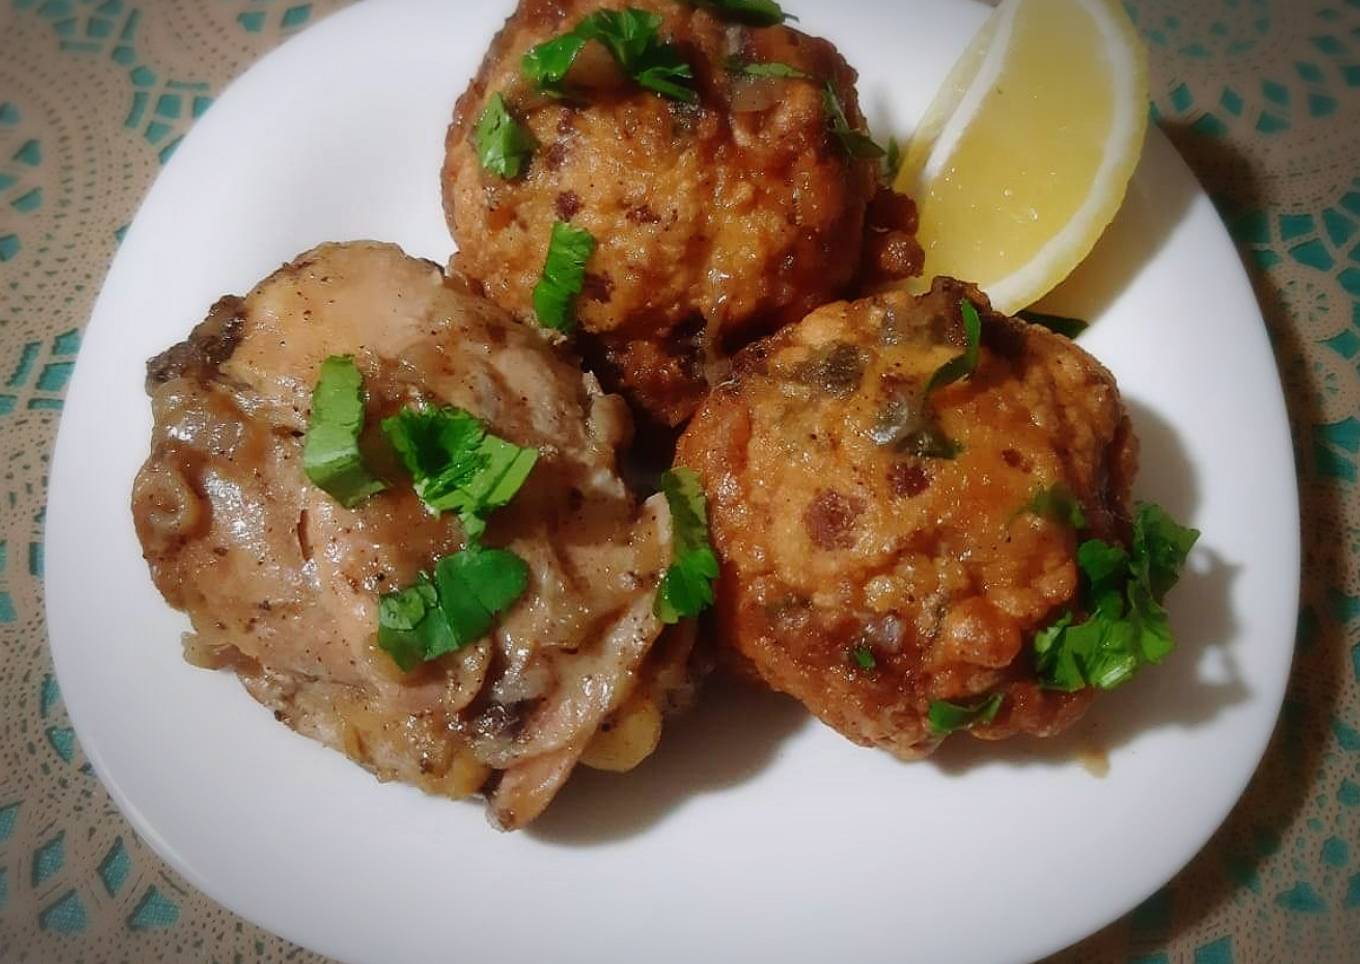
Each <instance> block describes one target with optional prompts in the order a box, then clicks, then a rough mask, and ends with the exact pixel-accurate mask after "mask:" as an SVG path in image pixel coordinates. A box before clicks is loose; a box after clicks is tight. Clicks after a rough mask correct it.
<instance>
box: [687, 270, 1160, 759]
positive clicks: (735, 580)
mask: <svg viewBox="0 0 1360 964" xmlns="http://www.w3.org/2000/svg"><path fill="white" fill-rule="evenodd" d="M964 299H969V300H971V301H972V302H973V303H974V304H975V305H977V306H979V307H983V306H986V304H987V302H986V299H985V297H984V296H983V295H982V294H980V293H979V292H978V291H977V290H976V289H973V288H971V287H967V286H964V285H962V284H960V283H958V282H954V281H949V280H945V279H940V280H937V281H936V283H935V286H934V288H933V290H932V291H931V292H930V293H928V294H926V295H923V296H920V297H919V298H913V297H911V296H909V295H906V294H904V293H901V292H893V293H890V294H885V295H880V296H876V297H872V298H867V299H865V300H862V301H857V302H853V303H839V304H833V305H828V306H826V307H824V308H822V309H820V310H819V311H816V312H814V313H813V314H812V315H810V316H809V317H808V318H807V319H805V320H804V321H802V322H801V323H800V324H798V325H796V326H793V327H791V328H787V329H785V330H784V331H782V332H780V333H779V334H777V335H775V336H773V337H771V338H769V339H766V340H765V341H762V342H759V343H757V344H756V345H753V346H752V347H751V348H749V349H747V350H746V351H745V352H744V353H743V354H742V355H741V356H740V357H739V358H738V359H737V363H736V372H735V375H734V377H733V379H732V381H730V382H729V383H727V384H725V385H723V386H721V387H719V388H718V389H716V390H715V391H714V392H713V394H712V395H711V396H710V397H709V399H708V400H707V401H706V402H705V404H704V406H703V407H702V408H701V410H700V412H699V414H698V415H697V416H696V417H695V419H694V421H693V422H692V423H691V424H690V426H689V428H688V430H687V431H686V433H685V435H684V436H683V437H682V439H681V441H680V450H679V454H678V455H677V462H678V463H680V464H683V465H687V466H690V467H692V468H694V469H695V470H697V471H698V472H699V473H700V474H701V476H702V477H703V479H704V482H705V487H706V489H707V493H708V497H709V500H710V517H711V522H712V526H713V535H714V542H715V545H716V547H717V550H718V554H719V557H720V559H721V562H722V577H721V579H720V580H719V583H718V612H717V621H718V625H719V628H720V635H721V638H722V641H723V642H724V643H725V644H726V645H728V646H730V647H734V648H735V650H736V651H737V652H738V653H739V654H740V656H741V657H744V658H745V659H746V660H748V661H749V662H750V664H751V665H752V667H753V668H754V670H755V671H756V672H758V673H759V675H760V676H761V677H763V678H764V679H765V681H766V682H768V683H769V684H770V685H771V686H772V687H774V688H775V689H779V690H783V691H785V692H788V693H790V694H792V695H793V696H795V697H797V698H798V699H800V700H802V701H803V702H804V703H805V704H807V706H808V707H809V708H810V709H811V710H812V711H813V712H814V713H816V714H817V715H818V716H819V717H821V718H822V720H824V721H825V722H826V723H828V724H830V725H831V726H833V727H835V728H836V729H837V730H839V731H840V732H841V733H843V734H845V735H846V736H848V737H850V739H852V740H854V741H855V742H857V743H861V744H865V745H874V746H880V747H883V748H886V749H888V750H891V751H892V752H893V753H895V754H897V755H898V756H901V757H912V756H917V755H920V754H921V753H924V752H929V750H930V749H932V748H933V746H934V745H935V743H936V742H938V738H937V737H935V736H933V735H932V734H931V732H930V731H929V728H928V726H927V722H926V714H927V710H928V708H929V705H930V703H931V701H932V700H936V699H947V700H951V701H955V702H960V703H963V702H971V701H973V700H974V699H977V698H979V697H981V696H982V694H992V693H997V692H1001V693H1004V694H1005V698H1004V701H1003V703H1002V704H1001V709H1000V712H999V714H998V715H997V716H996V718H995V720H994V721H993V722H992V723H991V724H990V725H987V726H978V727H976V728H975V729H974V730H973V731H972V732H974V735H976V736H979V737H982V738H986V739H998V738H1001V737H1006V736H1010V735H1013V734H1015V733H1020V732H1023V733H1031V734H1036V735H1040V736H1044V735H1051V734H1053V733H1056V732H1058V731H1059V730H1062V729H1063V728H1065V727H1066V726H1068V725H1070V724H1071V723H1073V722H1074V721H1075V720H1076V719H1077V718H1078V717H1079V716H1080V715H1081V713H1082V712H1083V711H1084V709H1085V707H1086V705H1087V704H1088V702H1089V691H1087V692H1079V693H1072V694H1068V693H1059V692H1054V691H1051V690H1044V689H1041V688H1040V687H1039V686H1038V683H1037V681H1036V678H1035V672H1034V668H1033V662H1032V657H1031V649H1030V643H1031V641H1032V639H1033V636H1034V633H1035V632H1036V631H1037V630H1038V629H1040V628H1042V627H1044V626H1045V625H1047V624H1048V623H1049V622H1050V621H1052V619H1053V618H1054V617H1055V616H1057V615H1058V614H1059V613H1061V612H1062V611H1063V610H1064V609H1065V608H1068V607H1070V606H1072V605H1073V603H1074V599H1075V597H1076V594H1077V589H1078V577H1077V566H1076V548H1077V537H1076V533H1074V532H1073V530H1072V528H1071V526H1070V525H1069V524H1066V523H1064V522H1060V521H1054V520H1053V519H1050V518H1043V517H1040V516H1038V515H1035V514H1034V513H1032V512H1026V511H1023V510H1024V507H1025V506H1026V505H1027V504H1028V503H1030V502H1031V500H1032V499H1033V497H1034V496H1035V495H1036V494H1037V493H1039V492H1041V491H1044V490H1046V489H1049V488H1050V487H1053V486H1055V485H1059V484H1061V485H1065V486H1066V487H1067V488H1068V489H1069V490H1070V491H1071V493H1072V494H1073V495H1074V496H1075V497H1076V499H1077V500H1078V501H1079V503H1080V505H1081V507H1082V509H1083V510H1084V513H1085V515H1086V518H1087V520H1088V525H1089V530H1086V531H1083V537H1086V536H1090V537H1094V538H1102V539H1107V540H1114V541H1119V542H1125V543H1127V539H1128V529H1129V521H1128V502H1129V494H1130V493H1129V489H1130V484H1131V481H1132V477H1133V474H1134V472H1135V470H1136V462H1137V440H1136V439H1135V437H1134V436H1133V434H1132V431H1131V429H1130V426H1129V422H1128V419H1127V417H1126V416H1125V414H1124V410H1123V407H1122V406H1121V404H1120V400H1119V395H1118V391H1117V389H1116V387H1115V383H1114V379H1113V378H1112V377H1111V375H1110V374H1109V372H1107V371H1106V370H1105V369H1104V368H1103V367H1102V366H1101V365H1100V364H1099V363H1098V362H1096V361H1095V359H1093V358H1091V357H1090V356H1089V355H1087V354H1086V353H1085V352H1084V351H1082V350H1081V349H1080V348H1078V347H1076V346H1075V345H1074V344H1072V343H1071V342H1070V341H1068V340H1067V339H1065V338H1062V337H1060V336H1058V335H1055V334H1052V333H1051V332H1048V331H1046V330H1044V329H1041V328H1038V327H1034V326H1029V325H1026V324H1024V323H1022V322H1019V321H1014V320H1011V319H1007V318H1004V317H1002V316H1000V315H996V314H993V313H991V312H990V311H989V310H987V311H984V312H983V337H982V350H981V360H980V363H979V366H978V368H977V370H976V372H975V373H974V374H973V375H972V376H971V377H969V378H967V379H965V380H963V381H960V382H956V383H954V384H953V385H950V386H948V387H946V388H943V389H939V390H937V391H936V392H935V393H934V395H933V396H932V397H931V400H930V402H929V404H928V406H924V407H923V406H922V405H921V404H920V399H921V396H922V390H923V388H924V386H925V384H926V382H927V380H928V379H929V378H930V376H931V374H932V373H933V372H934V371H935V370H936V369H938V368H939V367H940V366H941V365H942V364H944V363H945V362H946V361H948V360H949V359H951V358H953V357H955V356H957V355H959V354H960V352H961V348H962V346H963V345H964V330H963V325H962V321H961V304H962V302H963V300H964ZM923 411H933V413H934V415H933V417H932V418H928V419H922V417H921V413H922V412H923ZM932 425H933V426H934V427H935V429H936V432H935V440H934V445H935V447H936V448H940V447H942V443H941V441H940V436H942V437H943V438H944V439H947V440H949V441H952V442H953V443H956V444H958V445H959V446H961V451H959V452H958V454H957V455H956V457H953V458H948V457H924V456H920V455H916V454H912V453H913V452H915V451H919V450H920V448H921V447H923V446H924V447H927V448H928V447H929V446H928V445H926V442H928V441H930V440H931V438H932V435H931V433H930V431H929V430H930V428H931V426H932ZM923 429H924V431H923ZM857 651H858V652H859V653H860V654H861V657H862V659H863V661H864V662H866V663H867V662H872V663H873V664H874V665H873V667H872V668H865V667H864V666H862V665H860V662H859V661H857V660H856V659H855V654H856V652H857Z"/></svg>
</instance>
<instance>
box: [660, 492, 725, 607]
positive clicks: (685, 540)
mask: <svg viewBox="0 0 1360 964" xmlns="http://www.w3.org/2000/svg"><path fill="white" fill-rule="evenodd" d="M661 491H662V492H663V493H665V496H666V503H667V504H668V505H669V506H670V510H671V532H672V536H671V538H672V542H673V545H672V559H673V561H672V563H671V566H670V568H669V569H667V570H666V575H665V576H664V577H663V578H662V580H661V586H660V587H659V588H658V589H657V593H656V605H655V607H654V611H655V613H656V616H657V618H658V619H660V620H661V621H662V622H663V623H678V622H679V621H680V620H681V619H686V618H688V617H691V616H697V615H699V613H701V612H703V611H704V610H705V609H707V608H708V607H709V606H711V605H713V582H714V580H716V579H717V578H718V557H717V555H716V554H715V553H714V552H713V546H712V544H710V542H709V540H708V499H707V498H706V497H705V496H704V489H703V485H702V484H701V483H700V481H699V476H698V475H697V474H696V473H695V472H694V471H692V470H691V469H687V468H683V467H677V468H674V469H671V470H670V471H668V472H664V473H662V475H661Z"/></svg>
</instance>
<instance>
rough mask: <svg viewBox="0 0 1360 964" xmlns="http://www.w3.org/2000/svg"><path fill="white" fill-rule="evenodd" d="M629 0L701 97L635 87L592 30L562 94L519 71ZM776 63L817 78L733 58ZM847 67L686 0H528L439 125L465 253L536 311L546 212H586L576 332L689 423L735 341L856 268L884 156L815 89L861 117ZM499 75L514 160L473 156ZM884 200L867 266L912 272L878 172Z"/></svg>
mask: <svg viewBox="0 0 1360 964" xmlns="http://www.w3.org/2000/svg"><path fill="white" fill-rule="evenodd" d="M625 6H627V7H632V8H638V9H641V10H645V11H650V12H653V13H655V14H657V15H659V16H660V17H661V18H662V20H663V23H662V26H661V28H660V33H659V35H660V37H661V38H662V39H663V40H665V41H668V42H671V43H674V44H676V45H677V46H678V49H679V51H680V55H681V56H682V57H683V59H684V60H685V62H687V63H688V64H690V65H691V66H692V68H693V72H694V78H695V79H694V86H695V89H696V91H697V93H698V100H697V102H696V103H694V104H686V103H683V102H681V101H679V100H674V99H668V98H666V97H663V96H661V95H659V94H657V93H654V92H652V91H649V90H644V89H642V88H641V87H639V86H637V85H636V84H634V83H633V82H632V81H631V80H630V79H628V78H627V77H626V76H625V75H624V74H622V73H621V72H620V71H619V70H618V68H617V67H616V66H615V65H614V63H613V61H612V60H611V59H610V57H609V55H608V54H607V53H606V52H605V50H604V48H603V47H602V46H600V45H599V44H597V43H595V42H593V41H592V42H591V43H589V44H587V46H586V48H585V49H584V51H583V52H582V53H581V55H580V57H579V58H578V60H577V62H576V65H575V66H574V67H573V70H572V73H569V74H568V75H567V86H568V89H569V90H570V91H571V92H572V95H571V96H568V97H565V98H551V97H548V96H545V95H544V94H542V93H540V92H539V91H537V90H536V89H535V88H534V87H533V85H532V82H531V81H530V80H528V79H527V78H526V77H525V76H524V73H523V71H522V69H521V60H522V58H523V56H524V54H525V52H526V51H528V50H530V49H531V48H532V47H534V46H535V45H537V44H539V43H541V42H543V41H546V40H549V39H551V38H553V37H557V36H559V35H561V34H564V33H566V32H567V31H569V30H571V29H573V28H574V27H575V26H576V25H577V24H579V23H580V22H581V20H582V19H583V18H584V17H586V16H587V15H589V14H591V13H592V12H594V11H597V10H601V9H619V8H622V7H625ZM765 62H777V63H780V64H784V65H787V66H789V67H792V68H794V69H796V70H798V71H801V72H803V73H804V74H806V75H807V77H806V79H803V78H779V77H750V76H746V75H743V74H741V73H740V72H735V71H733V70H732V69H729V67H730V65H731V64H750V63H765ZM855 77H856V75H855V72H854V71H853V70H852V69H851V68H850V67H849V66H848V65H847V64H846V63H845V61H844V59H842V57H841V56H840V54H839V53H838V52H837V51H836V49H835V48H834V47H833V46H832V45H831V44H830V43H828V42H827V41H825V40H821V39H817V38H814V37H809V36H807V35H805V34H802V33H800V32H798V31H796V30H793V29H790V28H788V27H784V26H774V27H752V26H746V25H743V24H740V23H734V22H731V21H727V20H724V19H723V17H722V15H721V14H720V13H715V12H713V11H710V10H708V9H697V8H696V5H694V4H685V3H679V2H675V0H608V2H600V0H522V2H521V3H520V5H519V8H518V10H517V11H516V12H515V14H514V15H513V16H512V17H511V18H510V19H509V21H508V22H507V23H506V25H505V28H504V29H503V30H502V31H501V32H500V34H499V35H498V36H497V37H496V39H495V41H494V42H493V43H492V46H491V49H490V51H489V52H488V54H487V57H486V60H485V61H484V63H483V65H482V67H481V70H480V72H479V73H478V74H477V76H476V78H475V79H474V80H473V81H472V84H471V86H470V87H469V88H468V90H467V91H466V92H465V93H464V94H463V96H462V97H461V98H460V99H459V101H458V105H457V108H456V110H455V113H454V119H453V124H452V126H451V127H450V128H449V131H448V137H447V142H446V159H445V163H444V170H443V191H444V207H445V212H446V215H447V218H448V222H449V227H450V230H451V231H452V233H453V236H454V239H455V240H456V241H457V242H458V245H459V252H458V254H457V255H456V257H455V261H454V264H455V265H456V266H457V268H458V270H460V271H461V272H462V273H464V274H466V275H467V276H468V277H470V278H473V279H475V280H476V281H478V282H479V283H481V285H482V286H483V287H484V289H485V292H486V294H487V296H488V297H489V298H491V300H493V301H495V302H496V303H497V304H499V305H501V306H502V307H504V308H506V309H507V310H508V311H510V312H511V313H513V314H514V315H515V316H516V317H519V318H521V319H524V320H526V321H532V320H533V318H534V312H533V289H534V286H535V285H536V284H537V283H538V281H539V278H540V277H541V275H542V272H543V267H544V262H545V257H546V253H547V250H548V242H549V236H550V234H551V229H552V226H553V223H554V222H556V221H568V222H570V223H571V224H572V225H574V226H576V227H578V228H584V229H586V230H588V231H589V232H590V233H591V234H592V235H593V236H594V237H595V239H596V241H597V242H598V245H599V247H598V248H597V250H596V251H595V253H594V255H593V256H592V257H591V259H590V261H589V263H588V264H587V276H586V283H585V287H584V292H583V294H582V296H581V298H580V299H579V302H578V304H577V309H576V311H577V317H578V321H579V324H580V325H581V328H582V329H583V332H584V335H583V338H582V350H583V352H584V353H585V354H586V357H587V359H588V360H589V361H590V362H591V363H592V364H593V365H594V367H595V369H596V371H597V372H598V373H599V374H600V375H601V377H602V378H603V379H604V380H605V383H606V385H607V386H609V387H610V388H613V387H615V386H618V387H620V388H621V389H622V390H623V391H624V392H625V394H627V395H628V396H629V397H630V398H631V399H632V400H633V401H635V402H636V403H637V404H638V405H639V406H640V407H641V408H642V409H643V410H644V411H645V412H646V413H647V414H648V415H649V416H650V417H651V418H652V419H653V420H655V421H657V422H660V423H664V424H667V425H672V426H674V425H679V424H681V423H682V422H684V421H685V420H686V419H687V418H688V417H689V415H690V414H691V413H692V412H693V411H694V409H695V407H696V406H697V405H698V403H699V401H700V399H701V398H702V397H703V395H704V392H705V391H706V388H707V385H708V381H709V372H710V371H711V370H713V369H714V368H715V367H716V369H717V370H718V371H721V370H722V368H723V360H724V359H725V358H726V357H727V356H728V355H729V354H730V353H731V352H732V351H734V350H735V349H736V348H738V347H740V346H741V345H743V344H745V343H747V342H749V341H751V340H752V339H754V338H755V337H758V336H759V335H763V334H766V333H768V332H770V331H773V330H774V329H776V328H778V327H780V326H781V325H783V324H785V323H788V322H792V321H796V320H798V319H799V318H802V317H803V316H804V315H805V314H807V313H808V312H809V311H811V310H812V309H813V308H815V307H817V306H819V305H821V304H824V303H826V302H827V301H830V300H832V299H834V298H836V297H840V296H841V295H842V294H844V293H845V291H846V289H847V287H848V286H849V285H850V284H851V283H852V282H853V281H854V280H855V279H856V277H857V275H858V273H859V271H860V266H861V254H862V252H864V251H865V250H866V247H865V243H864V236H865V233H866V209H867V208H868V206H869V204H870V201H871V200H872V199H874V198H875V195H876V193H878V191H879V187H878V183H879V167H880V165H879V162H878V161H877V160H875V159H873V158H869V157H852V156H851V155H850V154H849V153H848V152H847V150H846V148H845V147H844V146H843V145H842V143H841V141H840V140H839V139H838V138H837V137H836V136H835V135H834V134H833V132H832V130H831V127H830V115H829V113H828V108H827V105H826V103H825V101H824V90H825V88H826V86H827V85H828V84H829V85H830V86H831V88H832V89H833V90H834V91H835V93H836V96H837V98H838V99H839V101H840V103H841V104H842V105H843V106H844V110H845V114H846V118H847V121H848V123H849V124H850V126H851V127H854V128H857V129H860V130H863V128H864V127H865V124H864V118H863V116H862V115H861V113H860V109H859V104H858V98H857V96H856V93H855ZM496 94H500V95H501V96H503V97H504V99H505V102H506V103H507V105H508V107H509V110H510V113H511V114H512V116H514V117H515V118H516V119H517V120H518V121H519V122H520V123H521V124H522V125H523V126H524V127H525V128H527V129H528V130H529V131H530V132H531V133H532V135H533V138H534V140H535V141H536V142H537V146H536V148H535V150H534V152H533V155H532V158H531V159H530V161H529V163H528V166H527V168H526V169H525V170H524V171H523V172H522V173H521V175H520V176H519V177H517V178H513V179H504V178H502V177H500V176H499V175H497V174H494V173H491V172H489V171H487V170H486V169H484V167H483V166H482V164H481V162H480V161H479V159H478V152H477V146H476V142H475V130H476V127H477V123H478V120H479V119H480V118H481V116H482V114H483V111H484V110H485V109H486V107H487V104H488V101H489V100H490V99H491V98H492V97H493V96H494V95H496ZM894 199H895V200H894ZM874 213H875V217H874V219H873V223H872V225H870V226H869V227H868V232H869V234H870V236H871V243H870V245H869V246H868V252H867V253H868V257H867V261H868V264H867V266H866V269H865V274H866V278H867V280H870V281H874V282H879V281H883V280H886V279H889V278H893V277H903V276H906V275H909V274H915V273H918V272H919V270H920V266H921V262H922V260H923V257H922V255H921V250H920V248H919V246H917V244H916V241H915V230H916V210H915V206H914V205H913V204H912V203H911V201H910V200H908V199H907V198H905V197H902V196H900V195H893V194H892V192H890V191H887V190H886V189H885V190H884V191H883V200H882V201H881V203H876V204H875V206H874Z"/></svg>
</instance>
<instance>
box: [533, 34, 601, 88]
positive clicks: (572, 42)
mask: <svg viewBox="0 0 1360 964" xmlns="http://www.w3.org/2000/svg"><path fill="white" fill-rule="evenodd" d="M588 39H589V38H588V37H586V36H585V35H584V34H581V33H578V32H576V31H572V32H571V33H565V34H563V35H562V36H560V37H554V38H553V39H552V40H545V41H544V42H543V43H541V44H539V45H538V46H536V47H534V48H532V49H530V50H529V52H528V53H526V54H525V55H524V58H523V60H521V61H520V69H522V70H523V71H524V76H526V77H528V78H529V79H530V80H532V81H533V82H534V84H535V85H536V86H537V87H538V89H539V90H544V91H547V92H549V93H554V94H556V93H561V90H562V81H563V80H564V79H566V76H567V71H569V70H571V65H572V64H574V63H575V62H576V56H577V54H579V53H580V52H581V49H582V48H583V47H585V45H586V41H587V40H588Z"/></svg>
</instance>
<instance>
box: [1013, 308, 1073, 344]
mask: <svg viewBox="0 0 1360 964" xmlns="http://www.w3.org/2000/svg"><path fill="white" fill-rule="evenodd" d="M1016 317H1018V318H1021V319H1023V320H1024V321H1027V322H1029V323H1030V324H1031V325H1039V326H1040V327H1041V328H1047V329H1048V330H1049V331H1052V332H1056V333H1057V334H1059V335H1062V336H1063V337H1065V338H1076V337H1077V336H1078V335H1080V334H1081V333H1082V332H1083V331H1085V330H1086V329H1087V328H1090V327H1091V326H1090V325H1089V324H1088V323H1087V322H1084V321H1081V320H1080V319H1077V318H1064V317H1063V316H1062V315H1046V314H1044V313H1043V312H1042V311H1022V312H1020V313H1019V314H1018V315H1017V316H1016Z"/></svg>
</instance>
